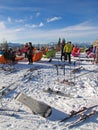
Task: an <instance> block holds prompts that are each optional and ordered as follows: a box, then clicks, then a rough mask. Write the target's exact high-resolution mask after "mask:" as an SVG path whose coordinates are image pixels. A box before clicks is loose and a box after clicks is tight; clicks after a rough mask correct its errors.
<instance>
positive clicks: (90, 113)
mask: <svg viewBox="0 0 98 130" xmlns="http://www.w3.org/2000/svg"><path fill="white" fill-rule="evenodd" d="M96 107H98V105H93V106H90V107H83V108H82V109H80V110H78V111H74V110H72V111H71V112H70V115H69V116H67V117H65V118H64V119H62V120H61V121H60V122H65V121H67V120H68V119H71V118H72V117H74V116H79V118H78V120H76V121H73V122H72V123H70V124H67V125H66V126H65V127H73V126H75V125H77V124H79V123H80V122H82V121H85V120H86V119H87V118H90V117H91V116H93V115H95V114H97V113H98V111H95V110H94V111H91V110H92V109H93V108H96ZM84 111H86V112H87V113H88V114H81V113H83V112H84Z"/></svg>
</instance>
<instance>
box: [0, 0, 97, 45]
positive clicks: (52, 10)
mask: <svg viewBox="0 0 98 130" xmlns="http://www.w3.org/2000/svg"><path fill="white" fill-rule="evenodd" d="M59 37H60V38H61V39H63V38H65V39H66V41H72V42H94V41H95V40H96V39H98V0H0V42H2V41H5V40H7V41H8V42H18V43H26V42H28V41H31V42H32V43H34V44H35V43H36V44H40V43H50V42H57V41H58V39H59Z"/></svg>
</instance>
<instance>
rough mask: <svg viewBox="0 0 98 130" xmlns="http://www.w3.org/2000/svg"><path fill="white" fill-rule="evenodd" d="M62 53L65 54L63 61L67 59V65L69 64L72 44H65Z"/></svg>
mask: <svg viewBox="0 0 98 130" xmlns="http://www.w3.org/2000/svg"><path fill="white" fill-rule="evenodd" d="M63 51H64V53H65V54H66V56H65V60H67V59H68V62H69V64H71V52H72V44H71V42H67V43H66V44H65V46H64V50H63Z"/></svg>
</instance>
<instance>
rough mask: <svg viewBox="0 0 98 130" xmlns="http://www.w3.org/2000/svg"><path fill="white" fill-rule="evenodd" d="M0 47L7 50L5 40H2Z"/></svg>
mask: <svg viewBox="0 0 98 130" xmlns="http://www.w3.org/2000/svg"><path fill="white" fill-rule="evenodd" d="M1 47H2V48H4V49H8V47H9V46H8V43H7V41H6V40H3V42H2V43H1Z"/></svg>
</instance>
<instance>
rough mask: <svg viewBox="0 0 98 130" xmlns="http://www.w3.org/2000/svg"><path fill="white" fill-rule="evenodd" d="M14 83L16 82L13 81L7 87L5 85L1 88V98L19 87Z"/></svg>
mask: <svg viewBox="0 0 98 130" xmlns="http://www.w3.org/2000/svg"><path fill="white" fill-rule="evenodd" d="M14 84H15V82H13V83H11V84H10V85H8V86H7V87H5V86H4V87H2V88H1V89H0V99H2V98H3V97H4V96H6V95H7V94H8V93H10V92H11V91H13V90H15V89H16V88H17V86H14Z"/></svg>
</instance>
